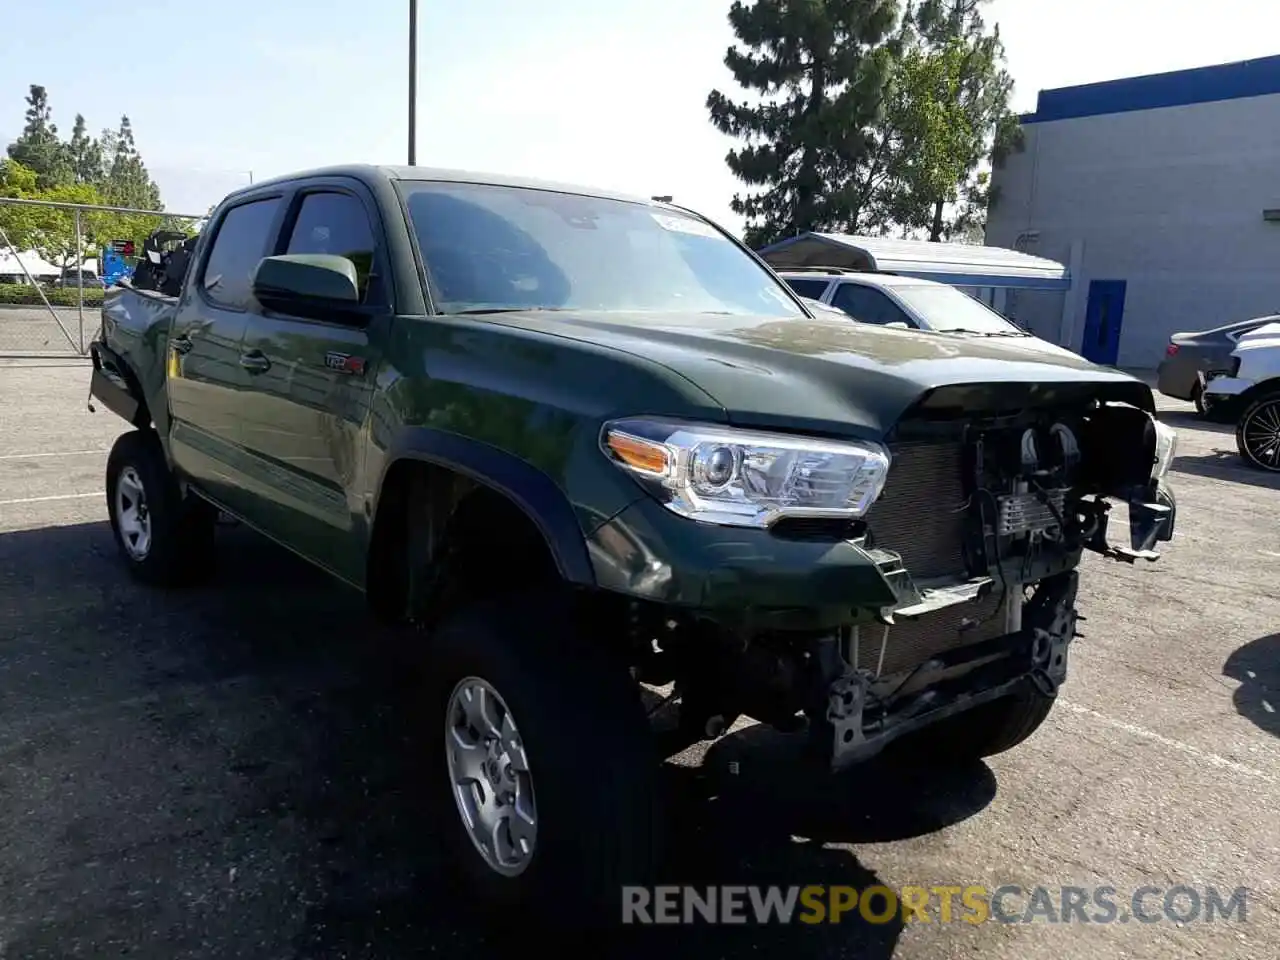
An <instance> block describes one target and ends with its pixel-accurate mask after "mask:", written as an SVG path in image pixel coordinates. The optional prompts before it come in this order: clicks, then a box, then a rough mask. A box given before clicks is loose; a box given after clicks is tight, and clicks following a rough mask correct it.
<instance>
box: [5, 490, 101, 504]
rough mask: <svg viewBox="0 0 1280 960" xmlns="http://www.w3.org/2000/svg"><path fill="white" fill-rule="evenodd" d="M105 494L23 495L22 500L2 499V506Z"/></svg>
mask: <svg viewBox="0 0 1280 960" xmlns="http://www.w3.org/2000/svg"><path fill="white" fill-rule="evenodd" d="M101 496H103V494H102V492H101V491H98V492H97V493H64V494H60V495H59V496H56V497H23V498H22V499H21V500H0V507H10V506H15V505H16V504H19V503H48V502H49V501H51V500H87V499H89V498H90V497H101Z"/></svg>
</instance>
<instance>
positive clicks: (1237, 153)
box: [986, 56, 1280, 367]
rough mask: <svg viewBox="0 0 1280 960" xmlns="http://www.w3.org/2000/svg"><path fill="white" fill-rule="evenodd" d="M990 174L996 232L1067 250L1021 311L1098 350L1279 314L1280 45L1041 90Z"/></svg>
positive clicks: (1031, 247) (1077, 344)
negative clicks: (1053, 286)
mask: <svg viewBox="0 0 1280 960" xmlns="http://www.w3.org/2000/svg"><path fill="white" fill-rule="evenodd" d="M1022 129H1023V131H1024V133H1025V138H1026V139H1025V149H1024V150H1023V151H1022V152H1021V153H1017V154H1014V155H1013V156H1012V157H1010V158H1009V160H1008V162H1007V163H1006V164H1005V165H1004V166H1003V167H1002V168H1001V169H998V170H996V171H995V172H994V175H993V183H994V185H995V186H996V188H997V191H998V197H997V201H996V203H995V204H994V206H993V209H992V210H991V212H990V215H989V220H988V225H987V235H986V241H987V243H988V244H991V245H994V246H1002V247H1010V248H1013V249H1017V250H1023V251H1026V252H1027V253H1034V254H1037V255H1039V256H1042V257H1048V258H1050V259H1053V260H1058V261H1061V262H1062V263H1065V264H1067V265H1068V266H1069V268H1070V275H1071V278H1072V290H1071V292H1069V293H1068V294H1066V296H1065V298H1064V297H1061V296H1057V295H1054V294H1045V293H1040V292H1036V293H1020V294H1018V296H1017V297H1016V298H1015V299H1016V302H1012V303H1010V304H1009V305H1008V309H1007V312H1009V313H1010V314H1011V315H1012V316H1013V317H1014V318H1015V319H1017V320H1019V321H1020V322H1022V323H1025V324H1027V325H1028V326H1030V327H1031V329H1032V330H1034V331H1035V332H1036V333H1038V334H1039V335H1040V336H1043V337H1045V338H1047V339H1050V340H1053V341H1055V342H1057V343H1060V344H1062V345H1064V346H1068V347H1071V348H1072V349H1074V350H1076V351H1078V352H1080V353H1082V354H1084V356H1086V357H1088V358H1090V359H1092V360H1095V361H1097V362H1101V363H1118V364H1119V365H1121V366H1134V367H1152V366H1155V365H1156V363H1158V362H1159V359H1160V357H1161V355H1162V354H1163V352H1164V348H1165V345H1166V344H1167V342H1168V337H1169V335H1170V334H1171V333H1175V332H1178V331H1184V330H1202V329H1207V328H1209V327H1213V326H1218V325H1220V324H1224V323H1229V322H1231V321H1234V320H1244V319H1248V318H1249V317H1253V316H1260V315H1263V314H1268V313H1280V56H1277V57H1268V58H1266V59H1262V60H1249V61H1245V62H1242V63H1232V64H1224V65H1221V66H1213V67H1203V68H1199V69H1195V70H1184V71H1178V72H1176V73H1166V74H1157V75H1153V76H1145V77H1134V78H1131V79H1127V80H1113V81H1108V82H1106V83H1096V84H1088V85H1086V86H1079V87H1065V88H1062V89H1058V90H1043V91H1041V93H1040V97H1039V101H1038V103H1037V107H1036V112H1035V113H1033V114H1030V115H1028V116H1024V117H1023V118H1022Z"/></svg>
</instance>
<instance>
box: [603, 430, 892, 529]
mask: <svg viewBox="0 0 1280 960" xmlns="http://www.w3.org/2000/svg"><path fill="white" fill-rule="evenodd" d="M600 442H601V447H602V448H603V449H604V452H605V453H606V454H607V455H608V456H609V457H610V458H611V459H612V460H613V461H614V462H615V463H617V464H619V465H620V466H622V467H624V468H625V469H627V470H629V471H630V472H631V473H633V474H635V475H636V476H637V477H638V478H639V479H641V480H643V481H646V482H647V483H648V484H650V485H652V487H653V488H654V489H655V492H657V493H659V494H660V495H661V497H662V499H663V502H664V503H665V504H666V506H667V507H668V508H669V509H670V510H672V511H674V512H675V513H678V514H680V515H681V516H684V517H690V518H692V519H694V520H701V521H703V522H705V523H717V524H723V525H726V526H738V527H767V526H769V525H770V524H772V523H774V522H775V521H776V520H779V519H781V518H782V517H850V518H853V517H860V516H862V515H863V514H864V513H866V512H867V510H868V508H870V506H871V504H873V503H874V502H875V500H876V498H877V497H878V496H880V493H881V491H882V490H884V482H885V477H886V476H887V475H888V473H889V452H888V451H887V450H886V449H885V448H884V447H882V446H881V445H880V444H878V443H868V442H861V441H859V442H851V441H831V440H815V439H810V438H808V437H796V436H788V435H786V434H775V433H757V432H755V431H750V430H735V429H731V428H728V427H718V426H700V425H696V424H678V423H662V422H655V421H649V420H615V421H613V422H611V423H606V424H605V426H604V430H603V431H602V432H601V437H600Z"/></svg>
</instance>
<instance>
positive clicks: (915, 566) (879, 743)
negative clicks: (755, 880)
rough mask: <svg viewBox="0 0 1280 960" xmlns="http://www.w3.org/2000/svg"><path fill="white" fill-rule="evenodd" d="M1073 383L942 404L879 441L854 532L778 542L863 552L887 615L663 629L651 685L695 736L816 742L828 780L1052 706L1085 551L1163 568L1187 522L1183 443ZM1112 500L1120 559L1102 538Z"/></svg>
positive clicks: (939, 396) (778, 529) (779, 529)
mask: <svg viewBox="0 0 1280 960" xmlns="http://www.w3.org/2000/svg"><path fill="white" fill-rule="evenodd" d="M1073 386H1074V387H1075V389H1074V391H1073V390H1070V389H1068V388H1066V387H1063V386H1061V385H1059V386H1058V387H1056V388H1055V390H1054V391H1052V392H1048V391H1046V394H1047V395H1043V396H1040V397H1037V398H1031V397H1014V398H1011V399H1010V402H1006V403H1004V404H998V405H988V406H987V408H986V410H983V407H982V405H981V404H980V403H976V402H974V398H973V397H971V396H964V395H956V394H954V393H953V394H951V395H948V393H947V392H946V391H939V392H935V393H934V394H933V395H931V396H930V397H929V398H927V400H926V401H925V402H922V403H920V404H918V405H917V407H916V408H915V409H914V410H913V411H911V412H910V413H909V414H908V415H907V416H906V417H904V418H903V419H902V420H901V421H900V422H899V424H898V425H897V427H896V428H895V429H894V431H893V432H892V433H891V434H890V436H889V437H888V438H886V439H887V444H886V446H887V449H888V452H889V467H888V472H887V477H886V479H885V483H884V487H883V490H882V492H881V493H880V495H879V497H878V498H877V499H876V500H875V502H874V503H873V504H872V506H871V507H870V509H869V510H867V511H866V513H865V515H864V516H863V517H862V518H860V519H859V520H858V521H857V522H855V523H853V524H852V525H849V524H848V523H847V522H842V521H838V520H835V519H823V518H816V517H814V518H805V519H804V520H803V522H802V526H803V529H801V528H800V526H798V524H800V521H796V522H791V523H789V522H786V521H783V522H779V523H777V524H775V526H774V527H773V528H772V529H773V530H774V536H787V537H805V538H809V539H810V540H814V541H821V540H822V538H824V537H830V538H832V542H839V543H840V544H842V545H844V546H849V547H852V548H854V549H855V550H856V551H857V552H858V554H859V555H860V556H861V557H863V558H864V561H865V562H866V563H868V564H870V565H874V568H875V569H876V570H877V571H878V572H879V575H880V578H881V579H882V581H883V582H884V583H885V584H887V585H888V586H889V588H890V590H889V591H887V592H886V591H882V593H884V594H885V595H890V596H892V597H894V601H893V602H892V603H889V604H886V605H858V603H857V598H850V600H851V602H852V603H853V604H854V606H853V607H852V609H851V610H850V611H849V616H848V617H847V618H846V619H847V622H846V623H845V624H844V625H842V626H841V627H839V628H838V629H836V630H834V631H833V630H829V629H824V630H814V631H812V632H807V633H806V632H803V631H797V630H794V629H787V630H777V629H770V628H767V627H766V628H763V629H755V630H746V631H744V630H743V629H742V628H741V627H735V628H732V629H730V628H726V627H725V626H724V624H723V623H721V624H717V623H714V622H710V621H709V620H707V619H706V618H703V619H702V620H701V621H700V622H698V623H695V624H690V625H688V626H685V625H683V624H681V626H680V628H679V629H676V627H677V623H678V622H679V621H677V620H676V619H670V620H668V622H667V624H666V626H665V627H664V628H663V630H664V631H665V636H664V638H663V639H662V641H661V644H660V647H659V648H658V649H660V651H661V654H660V655H656V656H652V657H648V658H647V659H646V661H645V662H644V663H642V665H641V668H642V669H641V673H642V675H644V674H648V676H649V678H651V679H652V680H654V681H655V682H667V681H670V680H675V681H676V684H677V691H678V692H679V695H680V697H681V712H682V722H683V723H684V725H685V726H686V728H687V729H692V730H695V731H699V730H702V731H705V732H706V733H707V734H715V733H717V732H718V731H719V730H721V729H722V728H723V726H724V722H725V720H726V719H727V718H731V717H733V716H736V715H738V714H740V713H741V714H747V715H749V716H752V717H754V718H756V719H757V720H761V721H763V722H766V723H770V724H772V725H774V726H775V727H778V728H780V729H783V730H795V729H797V728H801V727H805V726H807V727H808V728H809V730H810V732H811V734H812V735H813V737H814V738H815V740H816V742H818V743H819V744H821V747H822V751H821V752H822V754H823V755H825V756H826V757H827V758H828V759H829V762H830V765H831V766H832V767H833V768H834V769H840V768H843V767H845V766H848V765H849V764H852V763H854V762H857V761H859V760H862V759H864V758H866V757H868V756H870V755H872V754H874V753H876V752H878V751H880V750H881V749H883V748H884V747H885V746H886V745H887V744H888V743H890V742H891V741H893V740H895V739H897V738H898V737H900V736H902V735H904V734H907V733H909V732H912V731H915V730H919V729H921V728H923V727H928V726H931V725H933V724H937V723H945V722H947V721H948V720H950V719H951V718H952V717H954V716H955V715H957V714H960V713H962V712H964V711H968V710H970V709H971V708H973V707H976V706H978V705H980V704H984V703H989V702H991V701H994V700H998V699H1000V698H1005V697H1010V696H1012V695H1015V694H1019V693H1023V692H1025V691H1027V690H1028V689H1030V690H1033V691H1034V692H1035V693H1037V694H1038V695H1040V696H1041V697H1046V698H1052V697H1054V696H1055V695H1056V693H1057V691H1058V688H1059V687H1060V686H1061V685H1062V683H1063V682H1064V681H1065V680H1066V675H1067V663H1068V657H1069V650H1070V645H1071V642H1072V640H1073V638H1074V637H1075V636H1076V635H1077V634H1076V628H1077V622H1078V620H1079V617H1078V614H1077V612H1076V595H1077V589H1078V579H1079V574H1078V571H1077V567H1078V566H1079V563H1080V560H1081V557H1082V555H1083V553H1084V551H1092V552H1094V553H1097V554H1100V555H1101V556H1103V557H1106V558H1109V559H1112V560H1117V561H1121V562H1127V563H1134V562H1136V561H1137V560H1146V561H1154V560H1155V559H1157V557H1158V554H1157V553H1156V550H1155V547H1156V546H1157V544H1159V543H1161V542H1164V541H1168V540H1170V539H1171V537H1172V534H1173V527H1174V522H1175V519H1176V503H1175V500H1174V497H1173V494H1172V491H1171V490H1170V489H1169V488H1168V486H1167V483H1166V480H1165V476H1166V474H1167V472H1168V470H1169V466H1170V462H1171V461H1172V458H1173V454H1174V445H1175V441H1176V437H1175V435H1174V433H1173V431H1172V430H1170V429H1169V428H1168V427H1166V426H1165V425H1163V424H1161V423H1159V422H1158V421H1157V420H1156V419H1155V417H1154V415H1153V413H1152V411H1150V410H1147V409H1143V408H1142V407H1140V406H1136V405H1134V404H1132V403H1129V402H1125V400H1124V399H1112V398H1097V397H1095V396H1092V395H1090V394H1089V393H1088V391H1087V390H1086V389H1083V388H1081V387H1080V386H1079V385H1073ZM1037 401H1038V402H1037ZM1118 504H1123V505H1125V506H1127V508H1128V526H1129V538H1128V543H1127V545H1126V544H1113V543H1112V542H1111V541H1110V539H1109V537H1108V534H1109V531H1110V520H1111V517H1112V512H1113V510H1114V508H1115V506H1117V505H1118Z"/></svg>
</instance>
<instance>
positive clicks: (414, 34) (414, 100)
mask: <svg viewBox="0 0 1280 960" xmlns="http://www.w3.org/2000/svg"><path fill="white" fill-rule="evenodd" d="M417 163H418V0H409V166H411V167H413V166H416V165H417Z"/></svg>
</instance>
